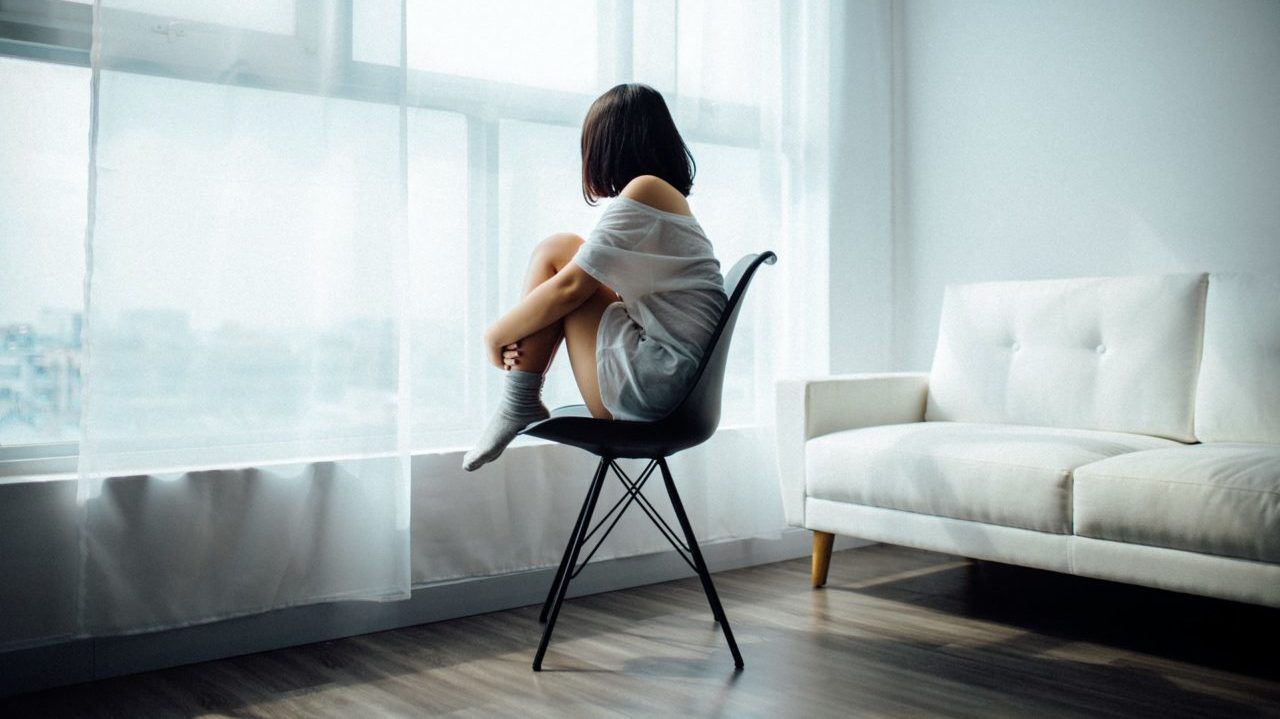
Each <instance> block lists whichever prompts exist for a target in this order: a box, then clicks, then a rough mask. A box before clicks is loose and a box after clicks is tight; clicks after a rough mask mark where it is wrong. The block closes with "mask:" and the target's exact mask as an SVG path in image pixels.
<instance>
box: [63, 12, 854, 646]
mask: <svg viewBox="0 0 1280 719" xmlns="http://www.w3.org/2000/svg"><path fill="white" fill-rule="evenodd" d="M830 12H831V10H830V8H829V6H828V4H827V3H825V2H819V1H818V0H813V1H812V2H810V1H808V0H802V1H798V2H783V1H782V0H747V1H739V0H678V1H677V0H636V1H635V2H629V1H628V0H547V1H546V2H539V3H525V2H518V1H516V0H475V1H472V2H465V3H462V2H459V3H446V2H429V1H427V0H407V2H403V3H402V2H401V0H322V1H317V2H310V1H306V2H304V1H302V0H298V1H297V2H291V1H290V0H270V1H266V0H253V1H250V0H243V1H242V2H223V3H208V4H204V3H201V4H196V3H187V2H182V1H180V0H100V2H99V5H98V7H97V11H96V20H95V45H94V88H95V89H94V131H93V136H94V146H93V159H92V163H91V164H92V170H93V177H92V181H91V188H92V189H91V211H90V232H89V235H88V242H87V243H86V246H87V249H88V258H89V263H88V264H89V280H88V282H87V287H88V292H87V295H88V308H87V322H86V330H85V337H86V341H87V342H86V345H87V359H86V364H85V367H86V369H85V379H84V383H85V389H84V416H83V422H82V426H81V432H82V442H81V458H80V465H81V487H80V488H81V492H80V502H81V509H82V518H83V532H82V538H83V546H82V549H83V555H84V559H85V562H84V572H83V577H84V581H83V582H82V591H81V597H80V599H81V601H80V606H81V618H82V625H83V627H85V631H88V632H105V631H137V630H143V629H150V628H157V627H163V626H172V625H178V624H183V623H190V622H196V621H205V620H209V619H213V618H217V617H223V616H231V615H234V614H238V613H245V612H252V611H260V610H263V609H267V608H272V607H279V606H287V605H289V604H296V603H301V602H311V601H325V600H329V599H335V598H396V597H402V596H404V595H405V593H406V592H407V591H408V588H409V586H410V584H424V583H429V582H433V581H439V580H445V579H452V578H457V577H465V576H478V575H485V574H494V573H500V572H508V571H516V570H522V569H528V568H532V567H540V566H549V565H553V564H555V563H556V562H557V561H558V560H559V553H560V550H561V549H562V547H563V543H564V541H565V539H566V537H565V535H566V533H567V531H568V528H569V527H570V526H571V525H572V521H573V516H574V514H573V513H574V511H575V510H576V509H577V508H578V506H579V504H580V502H581V497H582V494H583V492H585V490H586V485H587V483H588V482H589V480H590V477H591V472H592V469H593V467H594V464H593V462H592V458H591V457H590V456H588V455H586V454H585V453H582V452H580V451H578V450H574V449H571V448H565V447H557V446H551V445H547V444H544V443H538V442H531V441H528V440H518V441H517V444H516V445H513V446H512V447H511V448H509V449H508V450H507V454H506V455H504V457H503V458H501V459H500V460H499V461H497V462H495V463H493V464H491V465H488V466H486V468H484V469H483V470H481V471H480V472H477V473H475V474H467V473H464V472H462V471H461V469H460V468H459V464H460V460H461V453H460V450H463V449H465V448H467V447H468V445H469V442H470V441H471V440H472V439H473V438H474V435H475V434H476V432H477V431H478V430H479V428H480V427H481V426H482V424H483V422H484V421H485V419H487V416H488V414H489V412H490V411H492V409H493V403H494V401H495V398H496V392H497V390H498V388H499V387H500V381H501V379H502V377H501V372H500V371H498V370H496V369H493V368H491V367H488V366H487V364H486V363H485V359H484V357H483V355H482V353H481V346H480V337H481V333H482V331H483V329H484V327H485V326H487V324H489V323H490V322H492V321H493V320H494V319H495V318H496V317H497V316H498V315H499V314H500V313H501V312H502V311H503V310H505V309H506V308H507V307H509V306H510V305H511V304H513V303H514V302H515V301H517V299H518V293H519V288H520V284H521V280H522V278H523V274H524V271H525V263H526V261H527V258H528V255H529V252H530V250H531V249H532V248H533V246H534V244H535V243H536V242H537V241H538V240H539V239H541V238H542V237H545V236H547V235H549V234H551V233H553V232H557V231H573V232H577V233H579V234H583V235H585V234H586V233H587V232H588V231H589V230H590V228H591V226H592V224H593V222H594V219H595V217H596V216H597V214H598V212H599V209H600V208H591V207H588V206H586V205H585V204H584V203H583V200H582V197H581V191H580V184H579V177H580V175H579V155H578V134H579V128H580V123H581V120H582V117H583V115H584V114H585V112H586V110H587V107H588V106H589V105H590V103H591V101H592V100H593V99H594V98H595V97H596V96H598V95H599V94H600V93H601V92H603V91H604V90H606V89H608V88H609V87H611V86H612V85H614V84H617V83H619V82H627V81H639V82H645V83H648V84H650V85H653V86H654V87H656V88H657V89H658V90H660V91H661V92H663V94H664V95H665V96H666V98H667V100H668V103H669V105H670V106H671V108H672V110H673V112H674V114H675V116H676V121H677V124H678V125H679V126H680V129H681V131H682V132H683V134H684V136H685V139H686V141H688V142H689V144H690V147H691V149H692V151H693V154H694V157H695V159H696V161H697V163H698V173H697V177H696V178H695V184H694V189H693V193H692V195H691V196H690V204H691V206H692V208H693V211H694V213H695V214H696V215H697V216H698V218H699V220H700V221H701V224H702V225H703V227H704V228H705V229H706V231H707V232H708V235H709V236H710V237H711V239H712V242H713V244H714V245H715V247H716V251H717V255H718V257H719V258H720V260H721V264H722V267H723V269H724V270H726V271H727V270H728V268H729V267H730V266H732V264H733V263H734V262H735V261H737V259H738V258H740V257H741V256H742V255H744V254H746V253H748V252H757V251H761V250H765V249H772V250H774V251H776V252H777V253H778V255H779V258H780V259H779V262H778V264H777V265H775V266H772V267H766V268H764V269H763V270H762V271H761V273H760V274H759V276H758V277H757V280H756V282H755V285H754V287H753V290H752V292H751V295H750V296H749V298H748V301H747V305H746V307H745V308H744V310H743V315H742V319H741V320H740V322H739V325H738V329H737V334H736V336H735V338H734V345H733V347H734V349H733V354H732V358H731V361H730V366H729V375H728V380H727V383H726V394H725V408H724V410H725V411H724V415H723V421H722V431H721V432H720V433H719V434H718V435H717V436H716V437H714V438H713V439H712V440H711V441H709V442H708V443H707V444H705V445H704V446H702V447H699V448H696V449H694V450H690V451H687V452H684V453H681V454H679V455H677V456H676V457H675V458H673V460H672V462H671V465H672V469H673V472H674V473H675V475H676V477H677V481H678V482H679V483H680V486H681V492H682V494H683V496H684V497H685V501H686V504H687V508H688V509H689V512H690V516H691V518H692V521H693V524H694V526H695V528H696V529H697V531H698V532H699V534H700V536H701V537H702V538H703V539H704V540H715V539H721V538H729V537H746V536H758V535H776V534H777V533H778V532H780V531H781V529H782V528H783V519H782V513H781V507H780V502H779V497H778V489H777V478H776V472H777V470H776V463H775V460H774V454H773V451H774V450H773V446H774V443H773V434H772V433H773V430H772V424H773V382H774V380H775V378H776V377H778V376H780V375H782V374H791V373H800V372H821V371H824V370H825V369H826V367H827V344H826V328H827V326H828V325H827V310H826V297H827V292H826V286H827V285H826V282H827V280H826V272H827V270H826V256H827V239H826V212H827V201H828V198H827V185H826V160H825V153H826V151H827V147H828V139H827V131H828V130H827V125H826V117H827V113H828V107H827V105H826V89H827V85H826V83H827V81H828V72H829V59H828V58H829V55H828V43H829V42H830V38H831V30H830V23H829V18H828V17H827V16H828V14H829V13H830ZM546 401H547V404H548V405H550V406H556V405H559V404H571V403H578V402H580V401H581V399H580V398H579V397H578V395H577V390H576V386H575V384H574V383H573V381H572V375H571V372H570V369H569V366H568V362H567V361H566V360H565V359H564V357H563V356H562V357H561V358H560V359H558V360H557V361H556V363H555V364H554V365H553V368H552V371H551V376H550V377H549V378H548V382H547V396H546ZM609 491H612V492H614V493H615V496H616V492H617V489H614V488H611V489H610V490H609ZM658 494H661V493H658ZM605 499H606V500H607V499H608V497H606V498H605ZM655 503H658V504H659V506H662V505H661V502H659V501H658V500H657V498H656V496H655ZM665 546H666V545H665V544H664V541H663V539H662V538H661V537H660V536H659V535H658V534H657V533H656V532H655V531H654V530H653V529H652V528H651V527H649V526H648V525H647V523H645V522H644V521H643V518H642V517H639V516H638V515H637V516H636V517H631V518H629V519H628V520H624V522H623V523H622V524H621V525H620V526H619V528H618V531H616V532H615V534H614V535H612V536H611V537H610V540H609V542H608V543H607V544H606V545H605V547H604V549H602V551H601V554H600V555H598V556H600V557H608V556H626V555H635V554H641V553H645V552H652V551H658V550H661V549H664V548H665ZM410 563H411V567H410Z"/></svg>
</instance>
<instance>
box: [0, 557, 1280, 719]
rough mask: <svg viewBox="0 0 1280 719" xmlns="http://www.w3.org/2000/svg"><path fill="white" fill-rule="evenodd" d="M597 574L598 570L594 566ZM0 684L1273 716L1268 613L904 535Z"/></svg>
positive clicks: (589, 703)
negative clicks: (206, 656)
mask: <svg viewBox="0 0 1280 719" xmlns="http://www.w3.org/2000/svg"><path fill="white" fill-rule="evenodd" d="M587 571H590V570H589V569H588V570H587ZM715 579H716V584H717V587H718V588H719V590H720V595H721V598H722V600H723V601H724V604H725V609H726V611H727V612H728V614H729V619H730V621H731V622H732V623H733V628H734V632H735V634H736V635H737V638H738V643H739V645H740V646H741V648H742V653H743V656H744V659H745V660H746V668H745V670H744V671H742V672H734V671H733V662H732V660H731V658H730V656H729V652H728V649H727V648H726V647H725V645H724V641H723V638H722V636H721V634H720V632H719V630H718V628H717V627H716V625H715V624H714V623H713V622H712V621H711V616H710V611H709V610H708V608H707V605H706V600H705V598H704V597H703V594H702V591H701V587H700V585H699V584H698V581H697V579H696V578H693V577H691V578H689V579H687V580H681V581H677V582H668V583H665V584H657V585H651V586H647V587H641V588H638V589H631V590H626V591H620V592H612V593H608V594H600V595H596V596H592V597H583V598H579V599H573V600H569V601H568V602H567V603H566V604H565V607H564V610H563V611H562V612H561V615H560V621H559V623H558V625H557V628H556V636H555V638H554V639H553V641H552V644H551V649H550V651H549V652H548V653H547V658H546V661H545V663H544V671H543V672H542V673H540V674H536V673H534V672H532V671H531V670H530V668H529V664H530V662H531V660H532V658H533V653H534V650H535V649H536V647H537V644H538V638H539V634H540V630H541V625H539V624H538V621H537V610H538V608H537V607H525V608H521V609H515V610H511V611H506V612H498V613H493V614H486V615H480V616H474V617H467V618H464V619H456V620H452V621H446V622H439V623H436V624H427V625H422V626H417V627H409V628H405V629H400V630H396V631H390V632H382V633H378V634H370V635H366V636H360V637H352V638H349V639H343V640H339V641H332V642H324V643H320V644H312V645H307V646H302V647H294V648H291V649H282V650H278V651H272V652H264V653H261V654H253V655H249V656H243V657H236V658H232V659H225V660H220V661H215V662H206V663H203V664H195V665H190V666H185V667H178V668H174V669H168V670H164V671H156V672H148V673H145V674H138V675H133V676H128V677H120V678H116V679H110V680H104V681H99V682H92V683H87V684H81V685H77V686H72V687H66V688H62V689H57V690H50V691H45V692H40V693H36V694H28V695H22V696H17V697H10V698H9V699H6V700H0V716H3V717H27V716H31V717H60V716H75V717H357V716H358V717H382V716H385V717H402V716H403V717H410V716H413V717H418V716H451V717H491V716H520V717H564V716H591V717H635V716H674V715H681V716H696V717H703V716H705V717H790V716H796V717H844V716H912V717H915V716H955V717H977V716H983V717H985V716H1034V717H1050V716H1063V717H1073V716H1079V717H1086V716H1087V717H1128V716H1150V717H1161V718H1162V719H1163V718H1167V717H1181V716H1215V717H1217V716H1280V659H1278V657H1280V652H1278V651H1277V648H1278V647H1280V611H1277V610H1274V609H1267V608H1263V607H1255V606H1249V605H1243V604H1237V603H1233V602H1226V601H1219V600H1212V599H1206V598H1202V597H1192V596H1188V595H1182V594H1175V593H1171V592H1162V591H1157V590H1151V589H1144V588H1141V587H1132V586H1128V585H1122V584H1114V583H1110V582H1102V581H1094V580H1088V579H1082V578H1079V577H1070V576H1065V575H1059V574H1054V573H1051V572H1040V571H1035V570H1029V569H1023V568H1017V567H1010V566H1005V565H999V564H992V563H986V562H970V561H967V560H964V559H961V558H957V557H951V556H946V555H940V554H933V553H930V552H921V551H916V550H910V549H905V548H901V547H892V546H883V545H876V546H870V547H864V548H860V549H854V550H847V551H843V552H836V553H835V554H834V555H833V557H832V562H831V573H830V577H829V579H828V583H827V586H826V588H825V589H821V590H812V589H810V587H809V562H808V560H807V559H799V560H793V561H788V562H780V563H777V564H770V565H764V566H759V567H751V568H747V569H741V570H735V571H730V572H723V573H720V574H717V575H716V577H715Z"/></svg>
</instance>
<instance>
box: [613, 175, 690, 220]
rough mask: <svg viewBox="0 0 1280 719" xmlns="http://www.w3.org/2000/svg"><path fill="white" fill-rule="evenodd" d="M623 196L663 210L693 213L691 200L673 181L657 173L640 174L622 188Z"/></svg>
mask: <svg viewBox="0 0 1280 719" xmlns="http://www.w3.org/2000/svg"><path fill="white" fill-rule="evenodd" d="M621 195H622V196H623V197H626V198H629V199H632V200H635V201H636V202H643V203H644V204H646V205H648V206H650V207H652V208H654V209H657V210H662V211H663V212H674V213H676V214H677V215H691V214H693V213H692V212H690V211H689V202H688V200H686V199H685V198H684V195H682V194H680V191H679V190H677V189H676V188H674V187H672V186H671V183H669V182H667V181H666V180H664V179H662V178H661V177H658V176H656V175H640V176H639V177H636V178H635V179H633V180H631V182H628V183H627V186H626V187H624V188H622V192H621Z"/></svg>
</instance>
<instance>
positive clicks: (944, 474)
mask: <svg viewBox="0 0 1280 719" xmlns="http://www.w3.org/2000/svg"><path fill="white" fill-rule="evenodd" d="M1170 446H1179V445H1178V443H1177V442H1174V441H1172V440H1168V439H1162V438H1159V437H1149V436H1145V435H1135V434H1125V433H1120V432H1102V431H1094V430H1080V429H1058V428H1050V427H1029V426H1021V425H1005V424H972V423H967V422H917V423H913V424H897V425H886V426H881V427H868V428H864V429H852V430H846V431H843V432H835V433H832V434H828V435H823V436H821V437H815V438H814V439H811V440H809V441H808V442H807V443H806V446H805V481H806V494H807V496H809V497H813V498H815V499H826V500H832V501H837V502H849V503H853V504H860V505H865V506H871V507H882V508H885V509H897V510H902V511H907V512H917V513H922V514H931V515H936V516H942V517H951V518H953V519H965V520H971V521H975V522H985V523H987V524H998V525H1003V526H1006V527H1018V528H1022V529H1031V530H1036V531H1041V532H1054V533H1058V534H1070V533H1071V472H1072V470H1074V469H1075V468H1076V467H1079V466H1081V465H1085V464H1089V463H1091V462H1096V461H1098V460H1100V459H1104V458H1106V457H1112V456H1115V455H1122V454H1125V453H1129V452H1136V451H1139V450H1145V449H1156V448H1160V447H1170Z"/></svg>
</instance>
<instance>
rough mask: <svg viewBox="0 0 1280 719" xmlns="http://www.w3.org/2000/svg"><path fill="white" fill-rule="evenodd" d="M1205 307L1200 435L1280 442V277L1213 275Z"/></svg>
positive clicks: (1207, 439) (1213, 439) (1211, 438)
mask: <svg viewBox="0 0 1280 719" xmlns="http://www.w3.org/2000/svg"><path fill="white" fill-rule="evenodd" d="M1204 309H1205V318H1204V352H1203V357H1202V359H1201V363H1200V385H1199V388H1198V389H1197V390H1196V437H1198V438H1199V439H1200V441H1201V442H1270V443H1272V444H1280V279H1276V278H1274V277H1258V276H1253V275H1238V274H1236V275H1232V274H1221V275H1219V274H1215V275H1210V276H1209V295H1208V298H1207V299H1206V300H1205V308H1204Z"/></svg>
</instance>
